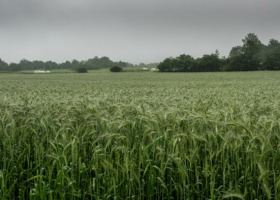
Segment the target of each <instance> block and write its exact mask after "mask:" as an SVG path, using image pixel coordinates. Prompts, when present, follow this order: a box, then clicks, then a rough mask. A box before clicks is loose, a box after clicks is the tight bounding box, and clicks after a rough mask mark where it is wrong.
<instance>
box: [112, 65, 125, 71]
mask: <svg viewBox="0 0 280 200" xmlns="http://www.w3.org/2000/svg"><path fill="white" fill-rule="evenodd" d="M110 71H111V72H122V71H123V68H121V67H119V66H114V67H111V68H110Z"/></svg>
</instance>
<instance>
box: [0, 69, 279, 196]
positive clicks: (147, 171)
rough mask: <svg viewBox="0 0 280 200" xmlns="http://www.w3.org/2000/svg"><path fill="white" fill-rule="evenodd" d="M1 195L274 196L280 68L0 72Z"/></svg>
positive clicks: (277, 189)
mask: <svg viewBox="0 0 280 200" xmlns="http://www.w3.org/2000/svg"><path fill="white" fill-rule="evenodd" d="M0 199H1V200H5V199H34V200H35V199H36V200H37V199H62V200H63V199H65V200H69V199H70V200H71V199H100V200H101V199H102V200H103V199H115V200H119V199H145V200H146V199H151V200H154V199H189V200H190V199H196V200H205V199H214V200H215V199H218V200H219V199H244V200H245V199H246V200H247V199H248V200H255V199H258V200H260V199H280V72H232V73H222V72H221V73H156V72H154V73H152V72H139V73H130V72H126V73H109V72H107V73H106V72H104V73H95V72H91V73H87V74H76V73H67V74H63V73H60V74H52V73H51V74H0Z"/></svg>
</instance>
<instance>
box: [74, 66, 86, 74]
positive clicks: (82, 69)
mask: <svg viewBox="0 0 280 200" xmlns="http://www.w3.org/2000/svg"><path fill="white" fill-rule="evenodd" d="M76 71H77V72H78V73H87V72H88V71H87V68H85V67H79V68H77V70H76Z"/></svg>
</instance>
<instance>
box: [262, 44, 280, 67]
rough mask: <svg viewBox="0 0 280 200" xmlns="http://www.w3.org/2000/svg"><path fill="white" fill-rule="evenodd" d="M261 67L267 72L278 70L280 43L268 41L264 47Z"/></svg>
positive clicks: (279, 64) (279, 65)
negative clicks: (263, 58)
mask: <svg viewBox="0 0 280 200" xmlns="http://www.w3.org/2000/svg"><path fill="white" fill-rule="evenodd" d="M263 66H264V69H267V70H280V43H279V41H278V40H275V39H270V41H269V43H268V45H267V47H266V51H265V60H264V63H263Z"/></svg>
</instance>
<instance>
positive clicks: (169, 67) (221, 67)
mask: <svg viewBox="0 0 280 200" xmlns="http://www.w3.org/2000/svg"><path fill="white" fill-rule="evenodd" d="M242 42H243V45H242V46H236V47H233V48H232V49H231V51H230V53H229V56H228V58H219V53H218V51H216V52H215V53H213V54H210V55H203V56H202V57H201V58H197V59H194V58H193V57H192V56H190V55H180V56H179V57H176V58H166V59H165V60H164V61H163V62H161V63H160V64H159V65H158V69H159V70H160V71H161V72H214V71H256V70H280V43H279V42H278V41H277V40H275V39H271V40H270V42H269V43H268V45H264V44H262V43H261V41H260V40H259V39H258V37H257V36H256V35H255V34H253V33H250V34H248V35H247V36H246V37H245V38H244V39H243V40H242Z"/></svg>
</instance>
